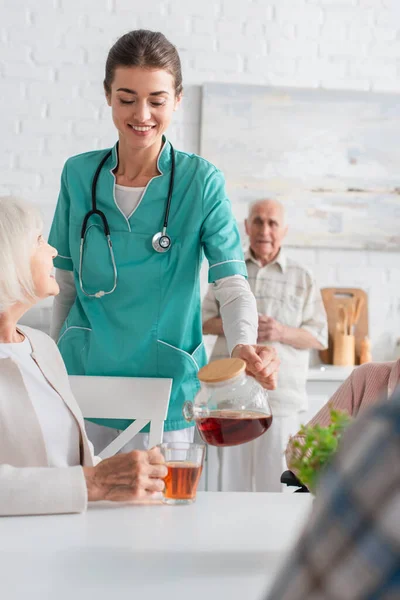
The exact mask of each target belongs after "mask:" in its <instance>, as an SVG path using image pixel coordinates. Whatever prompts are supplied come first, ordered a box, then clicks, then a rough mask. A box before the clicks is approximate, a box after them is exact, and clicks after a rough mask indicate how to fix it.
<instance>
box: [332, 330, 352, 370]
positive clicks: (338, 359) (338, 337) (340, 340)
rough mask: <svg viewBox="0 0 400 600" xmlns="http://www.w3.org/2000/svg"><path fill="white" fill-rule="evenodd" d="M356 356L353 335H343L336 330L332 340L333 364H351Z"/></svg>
mask: <svg viewBox="0 0 400 600" xmlns="http://www.w3.org/2000/svg"><path fill="white" fill-rule="evenodd" d="M355 358H356V340H355V337H354V335H343V334H342V333H339V332H336V334H335V337H334V340H333V364H334V365H338V366H342V367H346V366H353V365H354V364H355Z"/></svg>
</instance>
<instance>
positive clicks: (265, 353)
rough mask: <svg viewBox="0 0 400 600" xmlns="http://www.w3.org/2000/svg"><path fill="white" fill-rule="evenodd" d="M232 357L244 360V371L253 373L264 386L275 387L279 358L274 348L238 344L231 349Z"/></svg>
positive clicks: (271, 388) (268, 388)
mask: <svg viewBox="0 0 400 600" xmlns="http://www.w3.org/2000/svg"><path fill="white" fill-rule="evenodd" d="M232 357H233V358H241V359H242V360H244V361H245V363H246V365H247V368H246V373H248V374H249V375H253V377H255V378H256V379H257V381H258V382H259V383H260V384H261V385H262V386H263V387H264V388H266V389H267V390H274V389H275V388H276V384H277V379H278V370H279V364H280V360H279V358H278V354H277V352H276V350H275V348H270V347H268V346H259V345H255V346H250V345H249V346H247V345H245V344H238V345H237V346H235V347H234V349H233V351H232Z"/></svg>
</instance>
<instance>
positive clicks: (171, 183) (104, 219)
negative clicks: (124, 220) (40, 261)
mask: <svg viewBox="0 0 400 600" xmlns="http://www.w3.org/2000/svg"><path fill="white" fill-rule="evenodd" d="M170 146H171V176H170V180H169V187H168V197H167V204H166V207H165V213H164V223H163V227H162V231H161V232H160V233H158V234H155V235H154V237H153V241H152V245H153V248H154V249H155V250H156V252H166V251H167V250H169V249H170V247H171V238H170V237H169V235H168V233H167V227H168V219H169V212H170V208H171V200H172V195H173V191H174V183H175V150H174V148H173V146H172V144H170ZM117 153H118V143H117ZM110 156H112V150H109V152H107V153H106V154H105V156H103V158H102V159H101V161H100V163H99V164H98V166H97V169H96V171H95V174H94V176H93V181H92V188H91V196H92V198H91V200H92V209H91V210H90V211H88V212H87V213H86V215H85V216H84V218H83V221H82V228H81V241H80V250H79V286H80V288H81V290H82V292H83V293H84V294H85V296H87V297H88V298H102V297H103V296H106V295H108V294H112V293H113V292H114V290H115V289H116V287H117V282H118V271H117V265H116V261H115V256H114V250H113V245H112V241H111V233H110V226H109V224H108V220H107V217H106V215H105V214H104V212H102V211H101V210H99V209H98V208H97V201H96V190H97V182H98V180H99V177H100V173H101V170H102V168H103V166H104V164H105V163H106V161H107V160H108V159H109V158H110ZM93 215H98V216H99V217H100V219H101V221H102V223H103V230H104V235H105V237H106V239H107V244H108V248H109V252H110V257H111V262H112V265H113V271H114V283H113V286H112V288H111V289H110V290H108V291H107V292H105V291H104V290H99V291H98V292H96V293H95V294H89V293H88V292H87V291H86V290H85V288H84V286H83V280H82V268H83V256H84V245H85V237H86V233H87V225H88V221H89V219H90V218H91V217H92V216H93ZM155 238H157V241H158V240H159V239H160V238H163V239H165V240H167V243H168V245H167V246H166V247H162V246H160V244H158V243H156V242H155V241H154V240H155Z"/></svg>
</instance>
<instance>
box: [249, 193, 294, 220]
mask: <svg viewBox="0 0 400 600" xmlns="http://www.w3.org/2000/svg"><path fill="white" fill-rule="evenodd" d="M263 202H271V203H273V204H276V205H277V206H279V208H280V209H281V210H282V215H283V223H282V225H286V210H285V207H284V205H283V203H282V202H281V201H280V200H277V198H274V197H273V196H266V197H265V198H260V199H259V200H253V202H250V204H249V210H248V213H247V215H248V216H247V218H250V217H251V214H252V212H253V210H254V208H255V207H256V206H258V205H259V204H262V203H263Z"/></svg>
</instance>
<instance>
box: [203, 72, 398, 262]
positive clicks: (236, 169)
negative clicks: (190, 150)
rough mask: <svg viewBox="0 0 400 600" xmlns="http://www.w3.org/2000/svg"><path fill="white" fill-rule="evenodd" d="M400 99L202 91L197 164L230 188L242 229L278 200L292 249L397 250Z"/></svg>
mask: <svg viewBox="0 0 400 600" xmlns="http://www.w3.org/2000/svg"><path fill="white" fill-rule="evenodd" d="M399 140H400V96H399V95H396V94H376V93H372V92H346V91H326V90H318V89H296V88H271V87H264V86H249V85H239V84H215V83H210V84H206V85H204V86H203V100H202V123H201V154H202V156H204V157H205V158H207V159H208V160H210V161H211V162H213V163H214V164H215V165H216V166H217V167H218V168H220V169H221V170H222V171H223V172H224V174H225V178H226V181H227V190H228V195H229V197H230V199H231V201H232V204H233V210H234V214H235V216H236V218H237V220H238V222H239V224H241V223H242V222H243V220H244V218H245V216H246V214H247V208H248V205H249V203H250V202H252V201H254V200H257V199H261V198H267V197H272V198H277V199H279V200H281V201H282V202H283V204H284V205H285V207H286V210H287V215H288V220H289V223H290V229H289V234H288V238H287V244H288V245H292V246H305V247H329V248H349V249H371V250H372V249H373V250H400V227H399V222H400V143H399Z"/></svg>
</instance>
